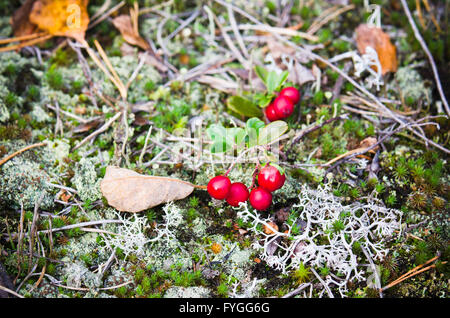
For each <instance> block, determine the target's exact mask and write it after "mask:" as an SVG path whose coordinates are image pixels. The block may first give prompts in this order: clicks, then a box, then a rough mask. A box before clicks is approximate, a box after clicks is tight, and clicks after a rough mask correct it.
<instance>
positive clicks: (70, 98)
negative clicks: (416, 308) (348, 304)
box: [0, 0, 450, 297]
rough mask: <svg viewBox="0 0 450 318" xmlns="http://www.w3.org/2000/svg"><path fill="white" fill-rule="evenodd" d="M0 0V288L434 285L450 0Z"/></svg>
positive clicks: (440, 279)
mask: <svg viewBox="0 0 450 318" xmlns="http://www.w3.org/2000/svg"><path fill="white" fill-rule="evenodd" d="M1 7H2V8H3V10H4V14H3V19H2V20H1V21H0V30H1V37H2V39H1V40H0V43H1V45H2V47H1V48H0V51H1V52H2V53H0V54H1V55H0V71H1V72H0V74H1V76H0V82H1V85H0V87H1V89H0V95H1V103H0V121H1V123H2V125H1V126H0V128H1V129H0V139H1V141H0V157H1V159H0V160H1V161H0V165H1V166H0V169H1V173H2V179H1V181H0V183H1V185H0V198H1V199H0V205H1V208H2V210H1V211H2V212H1V218H0V221H1V231H2V232H1V235H2V237H1V241H0V244H1V245H0V246H1V255H0V263H1V264H2V265H3V268H4V272H5V274H6V275H3V274H4V273H3V269H2V275H1V277H2V280H1V281H0V282H1V285H2V290H1V292H2V293H1V294H0V295H2V296H6V295H9V296H11V297H13V296H15V297H64V296H65V297H111V296H113V297H192V296H194V297H271V296H275V297H447V295H448V264H447V261H448V252H449V249H448V207H449V206H448V199H449V198H448V184H449V183H448V173H447V165H446V163H447V156H448V155H447V154H448V152H449V148H448V137H449V135H448V115H450V112H449V108H448V103H447V100H446V97H445V96H446V95H447V96H448V94H447V93H446V89H447V88H446V86H447V85H446V82H445V81H446V78H447V77H448V74H447V72H448V66H447V65H446V64H448V60H449V59H448V57H449V54H450V53H449V51H448V39H447V38H448V32H446V31H445V30H447V29H448V27H447V25H448V14H447V15H446V14H445V12H447V13H448V12H449V11H448V10H449V8H448V4H445V3H440V2H438V1H436V2H432V1H425V0H423V1H401V2H397V1H381V2H380V3H377V4H375V3H372V2H371V1H280V2H277V3H275V2H269V1H251V2H242V3H241V2H239V1H238V2H235V3H233V4H230V3H227V2H224V1H221V0H215V1H210V2H196V1H193V2H192V3H191V2H179V1H165V2H159V3H157V4H154V3H147V2H146V1H135V2H130V3H129V2H125V1H105V2H101V1H75V0H67V1H44V0H34V1H29V0H27V1H24V2H23V4H22V3H20V2H19V1H18V2H17V3H15V2H14V3H13V4H12V5H9V2H8V4H2V5H1ZM70 8H71V9H70ZM77 10H78V11H77ZM77 18H78V20H77ZM10 23H11V24H10ZM446 66H447V67H446ZM283 85H284V86H288V85H294V86H296V87H297V88H299V90H300V92H301V95H302V98H301V102H300V103H299V104H298V105H296V108H295V112H294V113H293V114H292V115H291V116H290V117H289V118H286V119H284V120H282V121H280V122H273V123H272V125H269V123H268V121H267V118H265V116H264V111H263V109H264V107H266V106H267V104H268V103H269V102H270V99H271V98H274V96H275V95H274V92H275V91H278V90H279V89H280V88H281V87H282V86H283ZM257 117H259V119H258V118H257ZM267 127H275V128H274V131H275V133H274V134H273V135H271V134H269V135H268V134H267V131H268V130H269V129H268V128H267ZM230 136H231V137H230ZM219 145H220V147H219ZM222 146H223V147H222ZM222 150H230V151H226V152H221V151H222ZM267 162H273V163H275V162H276V163H277V165H278V166H279V167H280V168H282V169H283V170H284V171H286V174H287V181H286V184H285V186H284V187H283V188H282V189H281V190H278V191H276V192H274V194H273V202H272V205H271V206H270V208H269V209H268V210H266V211H263V212H260V211H256V210H254V209H253V208H252V207H251V206H250V205H249V204H247V203H245V204H241V206H239V207H237V208H232V207H230V206H228V205H227V204H225V203H223V202H221V201H216V200H212V199H211V198H210V197H209V195H208V193H207V192H206V191H205V188H206V184H207V183H208V180H209V179H211V178H212V177H213V176H215V175H219V174H224V173H227V174H228V176H229V177H230V179H232V180H233V181H236V182H237V181H239V182H243V183H245V184H246V185H247V186H250V185H251V184H255V183H256V182H257V180H255V175H256V170H255V167H256V168H257V167H258V166H259V165H261V164H265V163H267ZM115 174H118V175H115ZM147 193H148V195H147ZM121 211H126V212H121ZM127 212H135V213H127ZM268 229H269V230H268ZM4 277H6V279H8V281H6V280H5V279H4ZM8 277H9V278H8ZM3 280H5V282H3Z"/></svg>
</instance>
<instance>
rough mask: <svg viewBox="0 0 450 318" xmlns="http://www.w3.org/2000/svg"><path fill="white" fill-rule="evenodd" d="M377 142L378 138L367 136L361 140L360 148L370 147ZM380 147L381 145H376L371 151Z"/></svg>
mask: <svg viewBox="0 0 450 318" xmlns="http://www.w3.org/2000/svg"><path fill="white" fill-rule="evenodd" d="M377 142H378V140H377V138H375V137H367V138H365V139H363V140H361V142H360V143H359V147H360V148H369V147H372V146H373V145H375V144H376V143H377ZM378 149H379V147H378V146H376V147H375V148H373V149H372V150H370V151H369V152H376V151H377V150H378Z"/></svg>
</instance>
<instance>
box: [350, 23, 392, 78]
mask: <svg viewBox="0 0 450 318" xmlns="http://www.w3.org/2000/svg"><path fill="white" fill-rule="evenodd" d="M355 32H356V45H357V47H358V51H359V52H360V53H361V54H365V53H366V48H367V47H368V46H370V47H372V48H373V49H374V50H375V51H376V52H377V54H378V59H379V60H380V64H381V74H382V75H384V74H386V73H388V72H395V71H397V50H396V48H395V46H394V45H393V44H392V42H391V40H390V38H389V35H388V34H386V33H385V32H384V31H383V30H382V29H381V28H378V27H373V26H369V25H367V24H361V25H359V26H358V27H357V28H356V30H355Z"/></svg>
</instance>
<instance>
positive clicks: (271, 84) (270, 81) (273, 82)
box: [266, 71, 279, 94]
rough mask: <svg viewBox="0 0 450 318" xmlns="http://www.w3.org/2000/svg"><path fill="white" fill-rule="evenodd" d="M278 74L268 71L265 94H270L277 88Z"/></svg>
mask: <svg viewBox="0 0 450 318" xmlns="http://www.w3.org/2000/svg"><path fill="white" fill-rule="evenodd" d="M278 82H279V80H278V74H277V72H275V71H270V72H269V74H268V75H267V81H266V87H267V92H268V93H269V94H272V93H273V92H274V91H275V89H276V88H277V86H278Z"/></svg>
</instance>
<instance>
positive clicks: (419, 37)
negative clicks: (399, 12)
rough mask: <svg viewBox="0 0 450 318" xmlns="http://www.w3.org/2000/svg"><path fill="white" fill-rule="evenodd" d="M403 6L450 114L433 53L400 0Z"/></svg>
mask: <svg viewBox="0 0 450 318" xmlns="http://www.w3.org/2000/svg"><path fill="white" fill-rule="evenodd" d="M400 1H401V3H402V6H403V9H404V10H405V13H406V17H407V18H408V21H409V24H410V25H411V28H412V29H413V31H414V36H415V37H416V39H417V41H418V42H419V43H420V45H421V46H422V49H423V50H424V51H425V54H426V55H427V57H428V60H429V62H430V64H431V69H432V70H433V75H434V79H435V80H436V86H437V89H438V91H439V95H440V96H441V100H442V103H443V104H444V108H445V111H446V112H447V115H448V116H450V108H449V106H448V102H447V99H446V98H445V94H444V91H443V90H442V85H441V80H440V79H439V73H438V70H437V67H436V63H435V62H434V59H433V55H432V54H431V52H430V50H429V49H428V47H427V45H426V43H425V41H424V40H423V38H422V36H421V35H420V32H419V30H418V29H417V26H416V24H415V23H414V19H413V17H412V15H411V11H409V7H408V4H407V3H406V1H405V0H400Z"/></svg>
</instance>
